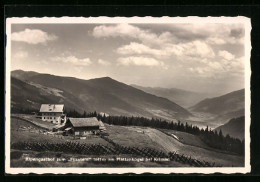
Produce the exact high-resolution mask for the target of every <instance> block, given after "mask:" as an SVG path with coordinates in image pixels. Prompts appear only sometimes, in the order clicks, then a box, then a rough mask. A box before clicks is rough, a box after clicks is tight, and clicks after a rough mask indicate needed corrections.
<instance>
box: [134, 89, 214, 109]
mask: <svg viewBox="0 0 260 182" xmlns="http://www.w3.org/2000/svg"><path fill="white" fill-rule="evenodd" d="M131 86H133V87H135V88H137V89H140V90H143V91H144V92H147V93H150V94H153V95H156V96H159V97H164V98H167V99H169V100H170V101H173V102H175V103H177V104H179V105H180V106H182V107H184V108H188V107H190V106H193V105H194V104H196V103H198V102H199V101H201V100H202V99H205V98H206V97H210V96H212V95H211V94H206V93H198V92H192V91H187V90H182V89H178V88H161V87H142V86H139V85H131Z"/></svg>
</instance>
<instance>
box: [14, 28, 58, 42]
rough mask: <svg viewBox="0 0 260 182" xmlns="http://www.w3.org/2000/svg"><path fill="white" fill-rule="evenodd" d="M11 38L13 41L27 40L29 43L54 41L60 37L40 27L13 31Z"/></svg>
mask: <svg viewBox="0 0 260 182" xmlns="http://www.w3.org/2000/svg"><path fill="white" fill-rule="evenodd" d="M11 38H12V41H18V42H25V43H28V44H46V43H47V41H54V40H56V39H57V38H58V37H57V36H56V35H54V34H48V33H47V32H44V31H42V30H39V29H25V30H24V31H21V32H14V33H12V35H11Z"/></svg>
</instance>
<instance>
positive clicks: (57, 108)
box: [40, 104, 64, 112]
mask: <svg viewBox="0 0 260 182" xmlns="http://www.w3.org/2000/svg"><path fill="white" fill-rule="evenodd" d="M63 110H64V104H42V105H41V109H40V112H63Z"/></svg>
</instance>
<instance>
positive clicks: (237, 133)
mask: <svg viewBox="0 0 260 182" xmlns="http://www.w3.org/2000/svg"><path fill="white" fill-rule="evenodd" d="M215 130H216V131H220V130H221V131H222V133H223V135H227V134H229V135H230V136H231V137H234V138H239V139H241V140H243V139H245V117H244V116H243V117H239V118H233V119H231V120H230V121H229V122H228V123H226V124H224V125H221V126H219V127H217V128H216V129H215Z"/></svg>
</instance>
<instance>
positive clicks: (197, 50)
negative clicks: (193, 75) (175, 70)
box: [116, 41, 215, 58]
mask: <svg viewBox="0 0 260 182" xmlns="http://www.w3.org/2000/svg"><path fill="white" fill-rule="evenodd" d="M116 52H117V53H119V54H123V55H130V54H132V55H133V54H138V55H152V56H155V57H157V58H169V57H170V56H172V55H175V56H179V57H182V56H185V57H191V58H194V57H196V58H213V57H214V56H215V53H214V51H213V50H212V48H211V47H210V46H209V45H207V44H206V43H204V42H202V41H192V42H188V43H180V44H163V45H162V47H161V48H160V49H153V48H150V47H148V46H146V45H144V44H140V43H136V42H131V43H130V44H129V45H124V46H122V47H119V48H118V49H117V50H116Z"/></svg>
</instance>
